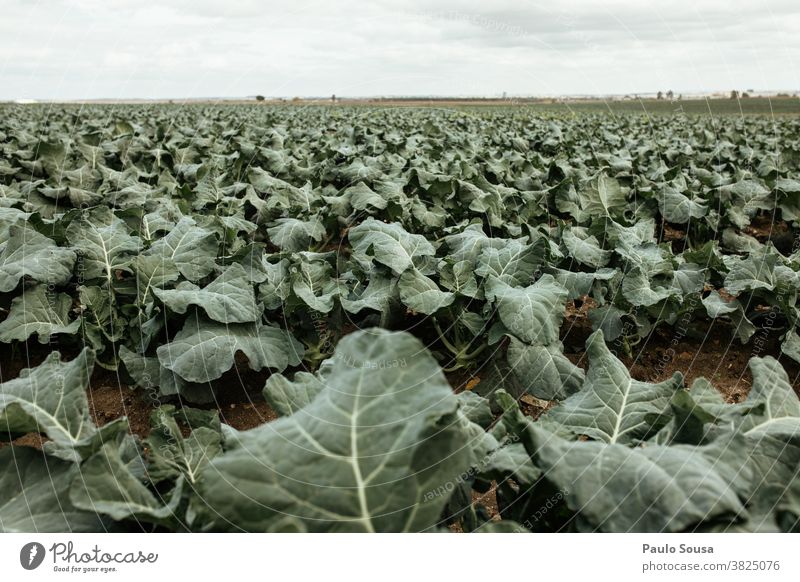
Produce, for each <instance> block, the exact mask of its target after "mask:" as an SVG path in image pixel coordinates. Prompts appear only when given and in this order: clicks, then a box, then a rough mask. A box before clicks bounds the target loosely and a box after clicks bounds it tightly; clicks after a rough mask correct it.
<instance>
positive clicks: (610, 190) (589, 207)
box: [581, 174, 626, 218]
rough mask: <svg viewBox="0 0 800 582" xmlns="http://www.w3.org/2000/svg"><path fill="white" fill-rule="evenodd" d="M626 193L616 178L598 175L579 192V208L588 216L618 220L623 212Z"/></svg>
mask: <svg viewBox="0 0 800 582" xmlns="http://www.w3.org/2000/svg"><path fill="white" fill-rule="evenodd" d="M625 195H626V192H625V190H624V189H623V187H622V186H621V185H620V183H619V181H617V179H616V178H611V177H609V176H606V175H605V174H600V175H598V176H597V177H595V178H594V179H592V180H590V181H589V182H587V183H586V184H585V185H584V187H583V188H582V190H581V207H582V209H583V211H584V212H586V213H588V214H589V215H590V216H601V217H606V218H618V217H619V216H620V215H621V214H622V212H623V211H624V210H625V206H626V199H625Z"/></svg>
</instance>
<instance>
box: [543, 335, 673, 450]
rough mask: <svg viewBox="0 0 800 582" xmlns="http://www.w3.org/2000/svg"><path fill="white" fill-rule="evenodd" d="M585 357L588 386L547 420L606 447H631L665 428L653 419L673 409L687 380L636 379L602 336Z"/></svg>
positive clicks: (593, 341)
mask: <svg viewBox="0 0 800 582" xmlns="http://www.w3.org/2000/svg"><path fill="white" fill-rule="evenodd" d="M586 353H587V354H588V356H589V371H588V373H587V374H586V381H585V382H584V385H583V387H582V388H581V390H580V391H579V392H577V393H576V394H573V395H572V396H570V397H569V398H567V399H566V400H565V401H564V402H562V403H561V405H560V406H557V407H556V408H553V409H552V410H549V411H548V412H547V413H546V415H545V418H546V419H547V421H548V422H549V423H552V424H553V425H554V426H558V427H559V428H565V429H568V430H569V431H571V432H573V433H574V434H577V435H586V436H588V437H589V438H592V439H596V440H600V441H603V442H606V443H631V442H634V441H636V440H638V439H641V438H644V437H645V436H647V434H648V433H650V432H652V431H653V430H654V428H660V427H654V426H652V424H651V422H650V417H651V416H652V415H655V416H658V415H661V414H662V413H663V412H664V411H665V410H667V409H668V407H669V402H670V399H671V398H672V395H673V394H674V393H675V391H676V390H679V389H680V388H682V386H683V376H682V375H681V374H680V373H679V372H676V373H675V374H674V375H673V377H672V378H671V379H670V380H667V381H666V382H661V383H658V384H649V383H647V382H639V381H638V380H634V379H633V378H631V375H630V373H629V372H628V369H627V368H626V367H625V364H623V363H622V362H620V361H619V360H618V359H617V358H616V357H615V356H614V355H613V354H612V353H611V352H610V351H609V349H608V347H607V346H606V343H605V341H604V340H603V332H601V331H596V332H594V333H593V334H592V335H591V336H589V339H588V340H586Z"/></svg>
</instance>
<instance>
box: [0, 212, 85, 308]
mask: <svg viewBox="0 0 800 582" xmlns="http://www.w3.org/2000/svg"><path fill="white" fill-rule="evenodd" d="M74 263H75V252H74V251H72V250H70V249H65V248H60V247H58V246H57V245H56V243H55V242H54V241H53V240H52V239H49V238H47V237H46V236H44V235H43V234H39V233H38V232H36V231H35V230H34V229H33V227H31V226H29V225H28V224H27V223H25V222H18V223H17V224H12V225H11V226H10V227H9V228H8V242H7V243H6V245H5V247H4V248H3V251H2V253H0V293H7V292H9V291H13V290H14V288H15V287H16V286H17V284H18V283H19V280H20V278H22V277H30V278H31V279H33V280H34V281H38V282H39V283H45V284H49V285H63V284H64V283H66V282H67V281H69V280H70V278H71V277H72V266H73V265H74Z"/></svg>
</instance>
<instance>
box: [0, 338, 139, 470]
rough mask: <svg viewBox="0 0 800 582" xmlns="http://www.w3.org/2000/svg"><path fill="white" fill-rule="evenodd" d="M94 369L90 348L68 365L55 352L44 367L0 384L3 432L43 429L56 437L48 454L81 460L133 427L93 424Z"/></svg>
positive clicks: (0, 411)
mask: <svg viewBox="0 0 800 582" xmlns="http://www.w3.org/2000/svg"><path fill="white" fill-rule="evenodd" d="M93 367H94V353H93V352H92V351H91V350H90V349H89V348H84V350H83V351H82V352H81V353H80V354H79V355H78V357H77V358H75V359H74V360H72V361H70V362H66V363H64V362H62V361H61V355H60V354H59V353H58V352H52V353H51V354H50V355H49V356H48V357H47V359H45V361H44V362H42V363H41V364H40V365H39V366H37V367H35V368H26V369H24V370H23V371H22V372H21V373H20V375H19V377H18V378H15V379H13V380H9V381H8V382H3V383H2V384H0V433H11V434H12V435H14V434H21V433H27V432H36V431H38V432H43V433H45V434H47V436H48V437H49V438H50V439H51V442H48V443H47V444H46V445H45V449H46V450H47V451H48V452H51V453H53V454H56V455H58V456H60V457H63V458H66V459H76V458H79V457H84V456H86V455H87V454H89V453H91V452H93V451H94V450H95V449H96V448H97V447H98V446H99V445H100V444H102V442H103V441H104V440H106V439H109V438H111V437H112V436H113V435H115V434H116V433H118V432H120V431H124V430H125V429H127V421H124V420H122V421H115V422H113V423H110V424H107V425H105V426H104V427H102V428H100V429H98V428H97V427H96V426H95V424H94V422H92V419H91V416H90V414H89V400H88V397H87V395H86V387H87V386H88V384H89V377H90V376H91V373H92V369H93Z"/></svg>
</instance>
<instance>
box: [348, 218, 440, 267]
mask: <svg viewBox="0 0 800 582" xmlns="http://www.w3.org/2000/svg"><path fill="white" fill-rule="evenodd" d="M347 236H348V239H349V240H350V244H351V245H352V247H353V258H354V259H355V260H356V261H358V262H359V263H360V264H361V265H362V267H363V268H364V269H370V268H371V266H372V261H373V258H374V260H375V261H376V262H378V263H380V264H382V265H386V266H387V267H389V268H390V269H392V271H394V273H395V274H397V275H400V274H402V273H403V272H404V271H406V270H407V269H409V268H411V267H412V266H414V265H415V260H419V259H420V258H422V257H426V256H433V255H434V254H435V249H434V248H433V245H432V244H431V243H430V242H428V240H427V239H426V238H425V237H424V236H422V235H419V234H409V233H408V232H407V231H406V230H405V229H404V228H403V227H402V226H401V225H400V224H396V223H391V224H386V223H383V222H379V221H377V220H375V219H374V218H368V219H367V220H365V221H364V222H362V223H361V224H359V225H358V226H355V227H353V228H351V229H350V232H349V234H348V235H347Z"/></svg>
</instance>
